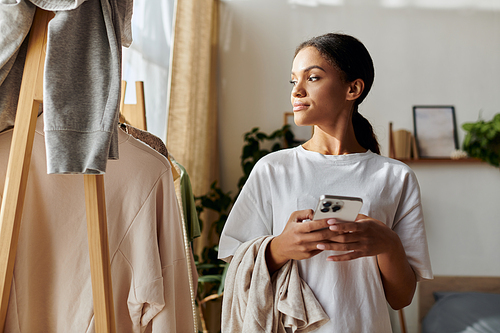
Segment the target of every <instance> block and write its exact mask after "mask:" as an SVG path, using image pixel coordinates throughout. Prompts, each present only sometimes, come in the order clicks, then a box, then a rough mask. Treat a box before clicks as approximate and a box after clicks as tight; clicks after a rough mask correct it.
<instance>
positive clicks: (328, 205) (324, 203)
mask: <svg viewBox="0 0 500 333" xmlns="http://www.w3.org/2000/svg"><path fill="white" fill-rule="evenodd" d="M331 205H332V202H331V201H323V207H327V208H328V207H330V206H331Z"/></svg>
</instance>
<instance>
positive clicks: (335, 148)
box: [302, 125, 366, 155]
mask: <svg viewBox="0 0 500 333" xmlns="http://www.w3.org/2000/svg"><path fill="white" fill-rule="evenodd" d="M302 147H303V148H304V149H306V150H309V151H314V152H317V153H320V154H323V155H345V154H353V153H364V152H366V148H363V147H362V146H361V145H360V144H359V143H358V141H357V140H356V135H355V134H354V129H353V128H352V125H351V126H348V127H347V128H344V129H337V130H335V131H334V130H328V129H322V128H320V127H319V126H314V134H313V136H312V138H311V139H310V140H309V141H307V142H306V143H304V144H303V145H302Z"/></svg>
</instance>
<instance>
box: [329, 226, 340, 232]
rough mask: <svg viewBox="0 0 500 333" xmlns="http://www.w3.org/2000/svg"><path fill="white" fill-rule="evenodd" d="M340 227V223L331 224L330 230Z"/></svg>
mask: <svg viewBox="0 0 500 333" xmlns="http://www.w3.org/2000/svg"><path fill="white" fill-rule="evenodd" d="M338 228H339V226H338V225H331V226H330V230H333V231H335V230H338Z"/></svg>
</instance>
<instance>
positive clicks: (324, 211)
mask: <svg viewBox="0 0 500 333" xmlns="http://www.w3.org/2000/svg"><path fill="white" fill-rule="evenodd" d="M320 210H321V212H323V213H328V211H329V210H330V208H328V207H323V208H321V209H320Z"/></svg>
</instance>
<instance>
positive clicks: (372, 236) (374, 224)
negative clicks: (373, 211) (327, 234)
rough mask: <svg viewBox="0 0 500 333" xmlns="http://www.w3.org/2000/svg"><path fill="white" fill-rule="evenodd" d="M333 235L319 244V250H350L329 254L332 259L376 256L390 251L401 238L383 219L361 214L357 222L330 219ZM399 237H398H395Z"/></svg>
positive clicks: (342, 259) (343, 259)
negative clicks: (338, 253) (379, 219)
mask: <svg viewBox="0 0 500 333" xmlns="http://www.w3.org/2000/svg"><path fill="white" fill-rule="evenodd" d="M328 223H329V224H331V225H330V230H332V231H336V232H335V233H333V232H332V237H331V238H330V239H329V240H330V242H328V243H321V244H318V245H317V247H318V249H319V250H335V251H350V252H349V253H346V254H340V255H333V256H329V257H328V258H327V260H330V261H345V260H352V259H356V258H360V257H368V256H376V255H379V254H381V253H386V252H390V251H391V248H392V247H393V246H394V243H395V242H397V241H398V240H399V237H398V236H397V234H396V233H395V232H394V231H392V230H391V229H390V228H389V227H387V226H386V225H385V224H384V223H382V222H381V221H378V220H376V219H373V218H371V217H369V216H366V215H362V214H359V215H358V216H357V218H356V221H355V222H342V221H336V220H334V219H333V220H329V221H328ZM339 231H340V232H343V233H342V234H340V235H339V234H338V232H339ZM395 238H397V239H395Z"/></svg>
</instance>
